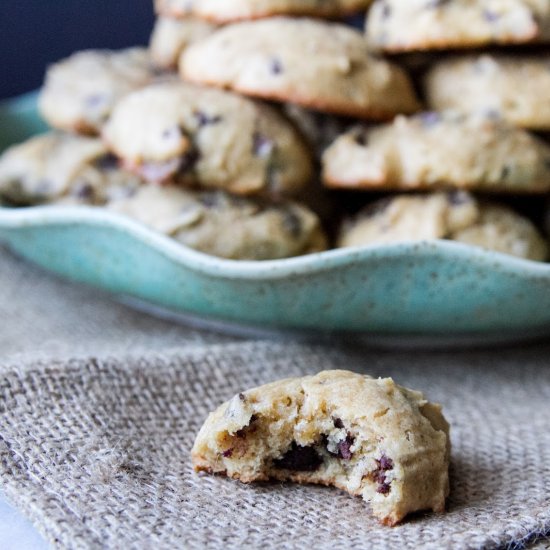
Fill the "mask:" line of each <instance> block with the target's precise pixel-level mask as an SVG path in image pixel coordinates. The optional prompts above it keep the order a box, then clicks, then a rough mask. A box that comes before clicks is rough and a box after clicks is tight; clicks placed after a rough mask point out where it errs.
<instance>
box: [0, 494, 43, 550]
mask: <svg viewBox="0 0 550 550" xmlns="http://www.w3.org/2000/svg"><path fill="white" fill-rule="evenodd" d="M0 547H1V548H2V550H48V548H49V545H48V544H47V543H46V541H45V540H44V539H43V538H42V537H41V536H40V534H39V533H38V531H37V530H36V529H35V528H34V526H33V525H32V523H31V522H30V521H28V520H27V519H26V518H25V517H23V515H22V514H21V513H20V512H19V511H18V510H16V509H15V508H13V507H12V506H11V505H10V504H8V503H7V502H6V500H5V498H4V496H3V495H2V493H0Z"/></svg>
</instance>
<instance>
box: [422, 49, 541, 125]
mask: <svg viewBox="0 0 550 550" xmlns="http://www.w3.org/2000/svg"><path fill="white" fill-rule="evenodd" d="M424 84H425V86H424V88H425V91H426V96H427V101H428V106H429V107H430V108H431V109H433V110H435V111H442V110H445V109H456V110H459V111H462V112H472V111H476V110H477V111H491V112H494V113H498V114H499V115H500V116H501V117H502V118H504V119H506V120H508V121H509V122H511V123H512V124H515V125H517V126H522V127H524V128H532V129H536V130H550V56H549V55H543V56H541V57H534V56H521V57H520V56H504V55H489V54H484V55H479V56H467V57H459V58H451V59H445V60H442V61H439V62H438V63H436V64H435V65H434V66H433V67H432V69H431V70H430V71H429V72H428V74H427V75H426V77H425V81H424Z"/></svg>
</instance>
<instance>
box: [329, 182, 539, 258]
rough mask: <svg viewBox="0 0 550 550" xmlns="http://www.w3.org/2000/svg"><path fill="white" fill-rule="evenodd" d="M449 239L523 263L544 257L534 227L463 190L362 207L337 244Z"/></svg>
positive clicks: (388, 199)
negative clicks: (521, 259) (523, 261)
mask: <svg viewBox="0 0 550 550" xmlns="http://www.w3.org/2000/svg"><path fill="white" fill-rule="evenodd" d="M432 239H450V240H454V241H459V242H463V243H466V244H471V245H474V246H479V247H481V248H485V249H488V250H494V251H496V252H502V253H504V254H510V255H513V256H517V257H520V258H525V259H529V260H537V261H543V260H545V259H546V258H547V257H548V244H547V243H546V241H545V240H544V239H543V238H542V236H541V235H540V234H539V232H538V231H537V229H536V228H535V226H534V225H533V224H532V223H531V222H530V221H529V220H528V219H526V218H524V217H523V216H520V215H519V214H516V213H515V212H513V211H512V210H511V209H509V208H507V207H505V206H500V205H494V204H491V203H485V202H479V201H478V200H477V199H475V198H474V197H473V196H472V195H470V194H469V193H467V192H464V191H458V192H453V193H430V194H426V195H397V196H394V197H391V198H387V199H382V200H379V201H377V202H374V203H372V204H370V205H369V206H367V207H366V208H365V209H364V210H363V211H361V212H359V214H357V215H356V216H355V217H354V218H353V219H350V220H347V221H346V222H345V223H344V225H343V227H342V228H341V231H340V236H339V238H338V246H341V247H344V246H365V245H369V244H384V243H394V242H410V241H421V240H432Z"/></svg>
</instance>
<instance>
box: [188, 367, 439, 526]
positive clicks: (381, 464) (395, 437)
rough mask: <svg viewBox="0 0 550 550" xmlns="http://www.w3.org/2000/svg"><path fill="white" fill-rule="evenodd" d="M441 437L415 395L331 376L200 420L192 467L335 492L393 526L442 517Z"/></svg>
mask: <svg viewBox="0 0 550 550" xmlns="http://www.w3.org/2000/svg"><path fill="white" fill-rule="evenodd" d="M447 433H448V424H447V423H446V421H445V419H444V418H443V415H442V414H441V409H440V407H439V406H438V405H434V404H432V403H428V402H427V401H426V400H425V399H424V397H423V395H422V394H421V393H419V392H415V391H411V390H408V389H406V388H403V387H401V386H398V385H397V384H395V382H394V381H393V380H392V379H391V378H384V379H374V378H371V377H369V376H365V375H361V374H357V373H353V372H349V371H342V370H334V371H324V372H321V373H319V374H317V375H315V376H305V377H303V378H290V379H285V380H279V381H277V382H273V383H271V384H267V385H265V386H260V387H258V388H254V389H251V390H248V391H243V392H242V393H240V394H238V395H236V396H235V397H234V398H233V399H231V400H230V401H228V402H226V403H224V404H223V405H221V406H220V407H219V408H218V409H217V410H216V411H214V412H213V413H211V414H210V415H209V416H208V418H207V419H206V421H205V423H204V425H203V427H202V428H201V430H200V432H199V434H198V436H197V438H196V441H195V444H194V446H193V450H192V457H193V460H194V463H195V467H196V468H197V469H202V470H208V471H213V472H219V473H222V472H223V473H226V474H227V475H228V476H230V477H235V478H238V479H241V480H243V481H253V480H265V479H270V478H275V479H290V480H293V481H298V482H311V483H322V484H324V485H335V486H337V487H340V488H342V489H345V490H347V491H348V492H350V493H351V494H356V495H362V496H363V498H365V500H368V501H370V503H371V506H372V508H373V511H374V513H375V515H376V516H377V517H378V518H379V519H380V520H381V521H383V522H385V523H389V524H394V523H396V522H397V521H399V520H400V519H402V518H403V517H404V516H405V515H406V514H407V513H408V512H411V511H414V510H418V509H423V508H431V509H437V510H442V508H443V505H444V500H445V496H446V493H447V492H448V480H447V469H448V436H447ZM421 480H422V482H421ZM415 487H416V488H415ZM420 487H423V489H420ZM419 489H420V490H419ZM327 498H330V497H329V496H327Z"/></svg>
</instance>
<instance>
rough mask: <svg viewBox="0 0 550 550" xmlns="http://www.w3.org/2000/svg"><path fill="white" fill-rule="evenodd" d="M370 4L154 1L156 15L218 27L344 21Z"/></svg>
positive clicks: (343, 0)
mask: <svg viewBox="0 0 550 550" xmlns="http://www.w3.org/2000/svg"><path fill="white" fill-rule="evenodd" d="M370 3H371V0H322V1H319V0H155V9H156V11H157V13H159V14H161V15H165V16H168V17H188V16H190V15H194V16H196V17H200V18H201V19H207V20H209V21H214V22H216V23H218V24H221V23H229V22H232V21H238V20H240V19H258V18H261V17H272V16H274V15H310V16H312V17H344V16H345V15H350V14H352V13H356V12H359V11H364V10H365V9H366V8H367V6H368V5H369V4H370Z"/></svg>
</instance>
